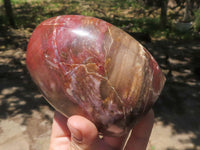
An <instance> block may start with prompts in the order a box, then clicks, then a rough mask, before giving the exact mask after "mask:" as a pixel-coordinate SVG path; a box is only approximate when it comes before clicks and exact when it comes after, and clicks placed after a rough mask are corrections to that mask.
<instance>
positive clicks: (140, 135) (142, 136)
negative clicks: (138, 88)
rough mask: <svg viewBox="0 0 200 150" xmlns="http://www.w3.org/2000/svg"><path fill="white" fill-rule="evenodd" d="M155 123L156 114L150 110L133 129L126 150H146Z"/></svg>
mask: <svg viewBox="0 0 200 150" xmlns="http://www.w3.org/2000/svg"><path fill="white" fill-rule="evenodd" d="M153 123H154V112H153V110H150V111H149V112H148V113H147V114H146V115H145V116H144V117H143V118H142V119H141V120H140V122H138V124H137V125H136V126H135V128H134V129H133V132H132V135H131V137H130V139H129V141H128V144H127V146H126V150H135V149H136V150H146V147H147V144H148V141H149V137H150V134H151V130H152V127H153Z"/></svg>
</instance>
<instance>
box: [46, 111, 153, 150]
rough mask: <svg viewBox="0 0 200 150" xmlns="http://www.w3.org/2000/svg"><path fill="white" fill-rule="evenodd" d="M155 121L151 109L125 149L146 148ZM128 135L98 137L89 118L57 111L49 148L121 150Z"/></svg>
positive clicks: (138, 124)
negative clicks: (68, 115) (66, 114)
mask: <svg viewBox="0 0 200 150" xmlns="http://www.w3.org/2000/svg"><path fill="white" fill-rule="evenodd" d="M153 122H154V113H153V110H150V111H149V112H148V113H147V114H146V115H145V116H144V117H143V118H142V119H141V120H140V121H139V122H138V123H137V124H136V126H135V127H134V130H133V132H132V134H131V135H130V139H129V140H128V142H127V145H126V147H125V150H145V149H146V146H147V144H148V141H149V137H150V134H151V130H152V127H153ZM126 137H127V135H125V136H123V137H108V136H104V137H103V139H100V138H99V137H98V131H97V128H96V127H95V125H94V124H93V123H92V122H91V121H89V120H88V119H86V118H84V117H82V116H78V115H74V116H71V117H70V118H68V119H67V118H66V117H64V116H63V115H61V114H60V113H59V112H55V115H54V120H53V125H52V133H51V141H50V146H49V150H120V149H121V148H122V146H123V145H124V142H125V139H126Z"/></svg>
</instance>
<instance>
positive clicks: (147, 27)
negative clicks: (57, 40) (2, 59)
mask: <svg viewBox="0 0 200 150" xmlns="http://www.w3.org/2000/svg"><path fill="white" fill-rule="evenodd" d="M11 2H12V7H13V12H14V16H15V22H16V25H17V27H18V28H35V27H36V26H37V25H38V24H39V23H41V22H42V21H43V20H45V19H47V18H50V17H54V16H58V15H68V14H76V15H86V16H93V17H98V18H101V19H104V20H106V21H108V22H110V23H112V24H114V25H116V26H118V27H120V28H122V29H126V31H129V32H145V33H149V34H150V35H151V36H152V37H154V38H172V39H191V38H192V36H193V34H191V32H189V33H179V32H177V31H174V30H173V28H172V23H171V20H172V19H170V18H169V24H168V25H167V27H166V28H161V27H160V19H159V11H160V10H157V11H156V12H155V13H154V14H153V16H152V15H148V13H149V11H150V10H151V8H144V7H143V5H142V4H140V3H136V2H135V0H124V1H120V0H110V1H106V0H68V1H66V0H11ZM0 14H1V15H0V26H8V25H9V24H8V21H7V18H6V15H5V10H4V7H3V0H1V1H0Z"/></svg>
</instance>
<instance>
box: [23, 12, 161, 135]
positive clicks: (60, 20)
mask: <svg viewBox="0 0 200 150" xmlns="http://www.w3.org/2000/svg"><path fill="white" fill-rule="evenodd" d="M27 67H28V70H29V72H30V74H31V77H32V78H33V80H34V82H35V83H36V84H37V86H38V87H39V88H40V90H41V91H42V93H43V95H44V97H45V98H46V100H47V101H48V102H49V103H50V104H51V105H52V106H53V107H54V108H55V109H57V110H58V111H59V112H61V113H62V114H64V115H65V116H67V117H69V116H71V115H74V114H78V115H82V116H85V117H87V118H88V119H90V120H91V121H93V122H94V123H95V124H96V126H97V127H98V129H99V131H100V132H102V133H104V134H108V135H115V136H120V135H122V134H124V133H126V132H128V131H129V129H130V128H132V127H133V125H134V124H135V122H136V121H137V119H138V118H139V117H140V116H142V115H143V114H144V113H145V112H147V111H148V110H149V109H150V108H151V107H152V105H153V104H154V102H155V101H156V99H157V98H158V96H159V94H160V92H161V90H162V88H163V86H164V83H165V77H164V75H163V73H162V72H161V70H160V68H159V66H158V64H157V63H156V61H155V60H154V58H153V57H152V56H151V55H150V53H149V52H148V51H147V50H146V49H145V48H144V47H143V46H142V45H141V44H140V43H139V42H137V41H136V40H135V39H134V38H132V37H131V36H130V35H128V34H127V33H125V32H124V31H122V30H121V29H119V28H117V27H115V26H113V25H111V24H109V23H107V22H105V21H103V20H100V19H97V18H92V17H84V16H58V17H55V18H50V19H48V20H46V21H44V22H42V23H41V24H40V25H39V26H38V27H37V28H36V29H35V31H34V32H33V34H32V36H31V39H30V41H29V45H28V49H27Z"/></svg>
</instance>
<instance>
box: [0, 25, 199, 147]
mask: <svg viewBox="0 0 200 150" xmlns="http://www.w3.org/2000/svg"><path fill="white" fill-rule="evenodd" d="M31 32H32V29H28V28H27V29H26V30H23V29H20V30H19V29H15V30H14V29H12V28H5V30H3V29H1V32H0V33H1V34H0V149H6V150H13V149H15V150H46V149H48V144H49V136H50V132H51V124H52V118H53V111H54V109H53V108H52V107H51V106H50V105H49V104H48V103H47V102H46V101H45V100H44V98H43V97H42V95H41V94H40V92H39V91H38V90H37V87H36V86H35V85H34V84H33V82H32V80H31V78H30V76H29V74H28V72H27V69H26V62H25V59H26V46H27V43H28V39H29V37H30V34H31ZM143 44H144V45H145V47H147V48H148V49H149V51H150V52H151V53H152V55H153V56H154V57H155V58H156V60H157V61H158V63H159V65H160V66H161V68H162V70H163V72H164V73H165V75H166V77H167V82H166V85H165V88H164V90H163V92H162V94H161V96H160V98H159V99H158V101H157V103H156V105H155V106H154V110H155V115H156V118H155V124H154V127H153V131H152V135H151V138H150V141H149V145H148V150H200V120H199V114H200V109H199V108H200V99H199V97H200V72H199V70H200V42H199V41H194V40H193V41H174V40H163V39H160V40H159V39H152V42H151V43H144V42H143Z"/></svg>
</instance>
